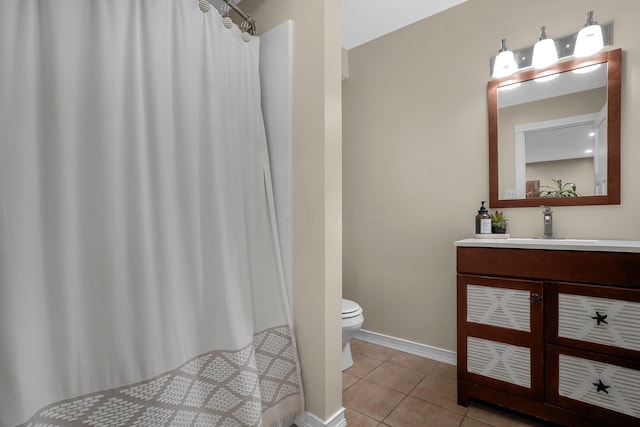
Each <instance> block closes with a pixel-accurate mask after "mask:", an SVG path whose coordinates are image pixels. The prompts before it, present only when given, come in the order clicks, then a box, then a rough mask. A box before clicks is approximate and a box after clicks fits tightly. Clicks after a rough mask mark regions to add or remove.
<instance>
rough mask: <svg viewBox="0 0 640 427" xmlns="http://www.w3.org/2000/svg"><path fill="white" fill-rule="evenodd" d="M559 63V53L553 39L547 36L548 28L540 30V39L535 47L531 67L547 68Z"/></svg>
mask: <svg viewBox="0 0 640 427" xmlns="http://www.w3.org/2000/svg"><path fill="white" fill-rule="evenodd" d="M556 62H558V51H557V50H556V44H555V42H554V41H553V39H551V38H549V36H548V35H547V31H546V27H544V26H543V27H541V28H540V38H539V39H538V42H537V43H536V44H535V45H534V46H533V57H532V58H531V65H532V66H533V68H546V67H548V66H550V65H553V64H555V63H556Z"/></svg>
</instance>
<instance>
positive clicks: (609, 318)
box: [558, 294, 640, 351]
mask: <svg viewBox="0 0 640 427" xmlns="http://www.w3.org/2000/svg"><path fill="white" fill-rule="evenodd" d="M598 316H599V317H600V319H601V322H600V324H599V325H598ZM604 316H606V318H604ZM558 336H559V337H563V338H571V339H576V340H580V341H588V342H593V343H598V344H604V345H612V346H616V347H620V348H624V349H629V350H638V351H640V303H637V302H629V301H621V300H614V299H607V298H597V297H588V296H584V295H573V294H559V295H558Z"/></svg>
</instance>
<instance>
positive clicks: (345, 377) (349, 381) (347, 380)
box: [342, 372, 360, 391]
mask: <svg viewBox="0 0 640 427" xmlns="http://www.w3.org/2000/svg"><path fill="white" fill-rule="evenodd" d="M359 379H360V378H358V377H356V376H355V375H351V374H349V373H347V372H343V373H342V391H345V390H346V389H348V388H349V387H351V386H352V385H354V384H355V383H357V382H358V380H359Z"/></svg>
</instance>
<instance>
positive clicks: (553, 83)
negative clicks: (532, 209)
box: [498, 64, 607, 199]
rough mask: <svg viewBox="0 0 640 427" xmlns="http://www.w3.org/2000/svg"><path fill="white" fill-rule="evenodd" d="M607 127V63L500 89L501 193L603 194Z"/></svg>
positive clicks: (506, 196) (504, 196)
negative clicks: (560, 184)
mask: <svg viewBox="0 0 640 427" xmlns="http://www.w3.org/2000/svg"><path fill="white" fill-rule="evenodd" d="M606 128H607V66H606V64H596V65H591V66H587V67H583V68H578V69H576V70H571V71H565V72H563V73H558V74H553V75H551V76H547V77H543V78H540V79H533V80H528V81H525V82H522V83H515V84H512V85H506V86H503V87H500V88H498V135H499V139H498V143H499V146H498V147H499V148H498V150H499V153H500V157H499V168H500V183H499V192H500V193H499V194H500V198H501V199H523V198H537V197H575V196H594V195H605V194H606V163H607V162H606V158H607V132H606ZM557 180H561V182H562V183H564V184H567V183H570V184H573V186H575V190H574V191H565V192H562V189H561V188H556V187H558V185H557V182H558V181H557ZM560 187H561V186H560ZM571 188H573V187H568V188H567V190H569V189H571ZM555 190H558V191H555Z"/></svg>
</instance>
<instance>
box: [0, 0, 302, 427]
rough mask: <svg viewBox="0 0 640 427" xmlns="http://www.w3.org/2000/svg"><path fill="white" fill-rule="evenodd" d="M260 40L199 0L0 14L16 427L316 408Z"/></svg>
mask: <svg viewBox="0 0 640 427" xmlns="http://www.w3.org/2000/svg"><path fill="white" fill-rule="evenodd" d="M258 49H259V39H257V38H255V37H254V38H252V39H251V40H250V41H249V42H244V41H243V40H242V37H241V33H240V31H239V30H238V28H237V27H234V28H232V29H226V28H225V27H224V26H223V24H222V19H221V17H220V15H219V14H218V13H217V12H216V11H215V9H211V10H210V11H209V12H208V13H204V12H202V11H201V10H200V9H199V8H198V3H197V1H196V0H93V1H88V0H2V1H0V426H1V427H7V426H16V425H25V426H48V427H49V426H80V425H82V426H87V425H88V426H94V427H110V426H133V425H136V426H149V427H151V426H153V427H160V426H217V425H220V426H222V425H224V426H235V425H240V426H245V425H246V426H259V425H271V424H273V423H277V422H279V421H280V420H282V419H285V418H287V417H291V416H292V415H294V414H296V413H299V412H300V411H301V410H302V404H303V402H302V394H301V383H300V374H299V366H298V359H297V354H296V350H295V343H294V337H293V332H292V327H291V324H290V320H289V317H290V316H289V312H288V308H287V301H286V296H285V295H286V294H285V291H284V287H283V281H282V276H281V267H280V266H279V255H278V252H277V250H276V242H275V239H274V229H273V224H274V221H273V218H272V217H271V212H272V210H271V209H270V208H269V203H268V198H269V197H268V193H269V191H270V185H271V184H270V182H269V178H268V161H266V160H267V159H266V157H265V156H266V141H265V134H264V127H263V123H262V113H261V110H260V87H259V75H258Z"/></svg>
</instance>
